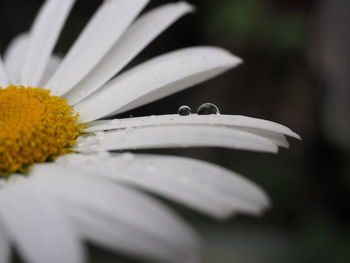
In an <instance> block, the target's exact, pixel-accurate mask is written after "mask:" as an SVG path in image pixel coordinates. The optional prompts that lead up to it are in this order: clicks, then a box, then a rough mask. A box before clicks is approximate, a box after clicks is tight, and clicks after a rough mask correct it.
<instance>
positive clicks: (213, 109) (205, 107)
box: [197, 103, 220, 115]
mask: <svg viewBox="0 0 350 263" xmlns="http://www.w3.org/2000/svg"><path fill="white" fill-rule="evenodd" d="M197 113H198V115H210V114H220V111H219V108H218V107H217V106H216V105H215V104H213V103H204V104H202V105H201V106H199V108H198V110H197Z"/></svg>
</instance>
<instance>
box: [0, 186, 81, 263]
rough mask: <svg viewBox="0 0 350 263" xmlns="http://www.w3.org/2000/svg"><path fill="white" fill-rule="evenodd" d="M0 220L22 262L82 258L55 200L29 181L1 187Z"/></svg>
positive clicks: (75, 262)
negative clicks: (23, 260) (22, 259)
mask: <svg viewBox="0 0 350 263" xmlns="http://www.w3.org/2000/svg"><path fill="white" fill-rule="evenodd" d="M0 221H1V222H2V223H3V225H4V227H5V231H6V232H7V234H8V236H9V238H10V239H11V240H12V242H13V243H14V245H15V247H16V248H17V249H18V251H19V252H20V254H21V255H22V256H23V258H24V259H25V261H26V262H29V263H47V262H50V263H62V262H66V263H79V262H83V261H84V260H83V257H84V253H83V249H82V247H81V244H80V243H81V242H80V241H79V240H78V237H77V235H76V234H75V233H73V231H72V230H71V229H70V226H69V225H68V224H67V222H66V220H65V218H64V216H63V215H62V213H61V212H60V211H59V210H58V209H57V205H56V204H55V202H53V200H52V199H51V198H50V196H48V195H46V194H45V195H44V194H43V193H42V192H40V189H38V188H37V187H36V186H35V184H33V183H32V182H30V181H29V180H24V181H23V182H16V183H14V184H11V185H9V186H7V187H6V188H5V189H2V190H1V192H0Z"/></svg>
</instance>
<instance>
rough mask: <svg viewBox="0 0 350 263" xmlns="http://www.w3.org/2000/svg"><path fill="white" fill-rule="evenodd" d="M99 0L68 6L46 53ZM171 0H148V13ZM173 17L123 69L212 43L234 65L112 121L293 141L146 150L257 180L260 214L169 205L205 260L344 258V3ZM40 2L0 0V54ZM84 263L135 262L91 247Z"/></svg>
mask: <svg viewBox="0 0 350 263" xmlns="http://www.w3.org/2000/svg"><path fill="white" fill-rule="evenodd" d="M100 2H101V1H99V0H89V1H77V4H76V6H75V8H74V10H73V13H72V16H71V17H70V19H69V21H68V26H66V27H65V29H64V32H63V35H62V38H61V40H60V42H59V44H58V45H57V48H56V51H57V53H59V54H64V53H65V52H66V51H67V49H68V47H69V46H70V45H71V44H72V42H73V41H74V39H75V37H76V36H77V35H78V33H79V32H80V30H81V29H82V28H83V26H84V24H85V23H86V22H87V21H88V19H89V17H90V16H91V15H92V14H93V12H94V10H95V9H96V8H97V6H98V5H99V4H100ZM168 2H173V1H167V0H153V1H151V3H150V4H149V6H148V8H147V9H150V8H152V7H154V6H158V5H160V4H162V3H168ZM189 2H190V3H193V4H194V5H195V6H197V8H198V9H197V12H196V13H195V14H191V15H188V16H186V17H185V18H183V19H181V20H180V21H179V22H178V23H177V24H175V25H174V26H173V27H171V28H170V29H169V30H167V31H166V32H165V33H164V34H163V35H161V36H160V37H159V38H158V39H157V40H156V41H155V42H153V43H152V44H151V45H150V46H149V47H148V48H146V49H145V50H144V52H142V53H141V54H140V55H139V56H138V57H137V58H136V59H135V60H134V61H133V62H132V63H131V64H130V65H129V66H128V67H131V66H133V65H135V64H137V63H139V62H142V61H145V60H147V59H149V58H151V57H153V56H155V55H159V54H162V53H165V52H168V51H171V50H174V49H178V48H182V47H187V46H194V45H215V46H221V47H224V48H226V49H228V50H230V51H231V52H232V53H234V54H236V55H238V56H240V57H242V58H243V59H244V60H245V63H244V64H243V65H242V66H240V67H239V68H236V69H234V70H232V71H230V72H228V73H226V74H224V75H222V76H220V77H217V78H215V79H213V80H211V81H208V82H206V83H204V84H202V85H198V86H196V87H193V88H192V89H189V90H186V91H183V92H181V93H178V94H175V95H173V96H170V97H168V98H166V99H163V100H161V101H158V102H155V103H152V104H150V105H147V106H144V107H141V108H139V109H136V110H134V111H132V112H128V113H126V114H124V115H123V116H121V117H128V116H129V115H130V114H132V115H133V116H142V115H151V114H168V113H176V112H177V109H178V107H179V106H181V105H183V104H185V105H189V106H190V107H191V108H192V110H193V111H196V109H197V107H198V106H199V105H200V104H202V103H204V102H212V103H214V104H216V105H217V106H218V107H219V108H220V111H221V113H227V114H239V115H247V116H252V117H257V118H264V119H268V120H272V121H275V122H279V123H282V124H284V125H286V126H288V127H290V128H291V129H293V130H294V131H296V132H297V133H299V134H300V135H301V136H302V138H303V141H301V142H300V141H296V140H292V141H291V148H290V150H288V151H287V150H281V152H280V153H279V154H278V155H271V154H260V153H259V154H258V153H250V152H240V151H232V150H223V149H186V150H167V151H156V152H161V153H169V154H179V155H186V156H191V157H196V158H199V159H203V160H208V161H211V162H214V163H217V164H220V165H222V166H225V167H227V168H230V169H232V170H234V171H237V172H239V173H241V174H243V175H244V176H246V177H247V178H249V179H251V180H253V181H255V182H257V183H258V184H259V185H261V186H262V187H263V188H264V189H266V191H267V192H268V193H269V195H270V196H271V199H272V200H273V207H272V209H271V210H270V211H268V212H267V213H266V214H265V215H264V216H263V217H262V218H250V217H246V216H238V217H236V218H234V219H231V220H229V221H227V222H223V223H221V222H216V221H214V220H211V219H209V218H207V217H205V216H202V215H199V214H196V213H193V212H191V211H189V210H187V209H185V208H182V207H178V206H176V205H175V204H171V205H172V206H173V207H174V209H175V210H177V211H178V212H179V213H181V215H182V216H183V217H185V218H186V220H188V221H190V222H191V224H192V225H193V226H194V228H195V229H197V230H198V231H199V232H200V234H201V236H202V237H203V239H204V249H203V258H204V262H205V263H230V262H237V263H241V262H242V263H255V262H256V263H265V262H266V263H267V262H269V263H274V262H278V263H280V262H284V263H288V262H318V263H323V262H325V263H326V262H327V263H328V262H350V252H349V249H350V225H349V219H350V215H349V212H348V210H349V208H350V205H349V203H350V158H349V157H350V117H349V116H350V1H349V0H319V1H317V0H216V1H213V0H200V1H199V0H189ZM42 3H43V1H42V0H13V1H1V3H0V10H1V16H0V50H1V52H3V51H4V50H5V48H6V46H7V44H8V43H9V41H10V40H11V39H12V37H14V36H15V35H16V34H18V33H20V32H23V31H27V30H28V29H29V27H30V25H31V22H32V20H33V18H34V16H35V14H36V11H37V10H38V8H39V6H40V5H41V4H42ZM91 262H103V263H104V262H134V261H133V260H128V259H124V258H121V257H119V256H116V255H114V254H113V253H111V252H109V251H104V250H102V249H100V248H96V247H92V246H91Z"/></svg>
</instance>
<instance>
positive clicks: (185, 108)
mask: <svg viewBox="0 0 350 263" xmlns="http://www.w3.org/2000/svg"><path fill="white" fill-rule="evenodd" d="M178 113H179V115H181V116H188V115H190V114H191V108H190V107H188V106H186V105H184V106H181V107H180V108H179V110H178Z"/></svg>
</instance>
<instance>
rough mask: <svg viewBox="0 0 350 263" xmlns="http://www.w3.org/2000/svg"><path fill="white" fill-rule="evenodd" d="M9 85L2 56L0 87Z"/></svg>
mask: <svg viewBox="0 0 350 263" xmlns="http://www.w3.org/2000/svg"><path fill="white" fill-rule="evenodd" d="M8 85H9V81H8V77H7V73H6V71H5V66H4V63H3V62H2V58H1V57H0V87H2V88H6V87H7V86H8Z"/></svg>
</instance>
